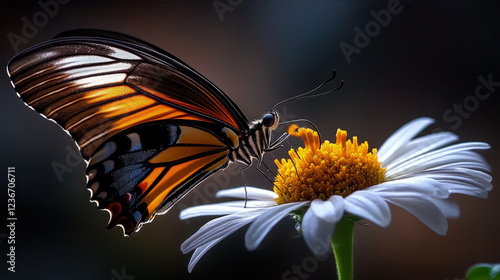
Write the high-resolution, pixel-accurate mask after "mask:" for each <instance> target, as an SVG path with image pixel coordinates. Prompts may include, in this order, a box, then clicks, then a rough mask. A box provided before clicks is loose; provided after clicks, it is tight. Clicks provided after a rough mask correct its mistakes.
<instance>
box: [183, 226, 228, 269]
mask: <svg viewBox="0 0 500 280" xmlns="http://www.w3.org/2000/svg"><path fill="white" fill-rule="evenodd" d="M229 234H231V233H227V234H226V235H224V236H222V237H220V238H217V239H215V240H212V241H211V242H209V243H207V244H205V245H203V246H201V247H198V248H196V250H194V253H193V255H192V256H191V259H190V260H189V264H188V271H189V272H190V273H191V271H193V268H194V266H195V265H196V264H197V263H198V261H199V260H200V259H201V257H203V256H204V255H205V253H206V252H208V250H210V249H212V247H214V246H215V245H217V243H219V242H220V241H221V240H223V239H224V238H225V237H227V236H228V235H229Z"/></svg>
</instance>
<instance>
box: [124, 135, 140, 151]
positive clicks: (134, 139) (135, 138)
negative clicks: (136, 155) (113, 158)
mask: <svg viewBox="0 0 500 280" xmlns="http://www.w3.org/2000/svg"><path fill="white" fill-rule="evenodd" d="M127 137H128V138H129V139H130V142H131V143H130V151H138V150H140V149H141V148H142V143H141V138H140V136H139V134H137V133H136V132H134V133H130V134H127Z"/></svg>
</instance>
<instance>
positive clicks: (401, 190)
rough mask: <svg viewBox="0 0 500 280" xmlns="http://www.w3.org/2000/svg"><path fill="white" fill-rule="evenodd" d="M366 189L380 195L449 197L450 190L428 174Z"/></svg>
mask: <svg viewBox="0 0 500 280" xmlns="http://www.w3.org/2000/svg"><path fill="white" fill-rule="evenodd" d="M364 191H371V192H376V193H378V194H379V195H380V196H383V197H386V196H427V197H435V198H448V196H449V191H448V189H447V188H446V187H445V186H443V184H441V183H439V182H438V181H436V180H433V179H431V178H427V177H426V176H415V177H411V178H405V179H397V180H394V181H388V182H383V183H381V184H378V185H375V186H372V187H368V188H366V189H364Z"/></svg>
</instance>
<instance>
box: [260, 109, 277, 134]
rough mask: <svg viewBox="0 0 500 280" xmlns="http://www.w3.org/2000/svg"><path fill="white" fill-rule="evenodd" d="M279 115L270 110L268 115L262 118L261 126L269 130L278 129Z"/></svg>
mask: <svg viewBox="0 0 500 280" xmlns="http://www.w3.org/2000/svg"><path fill="white" fill-rule="evenodd" d="M278 122H279V115H278V112H276V111H274V110H272V111H270V112H269V113H267V114H265V115H264V116H263V117H262V125H263V126H264V127H266V128H269V129H271V130H274V129H276V127H278Z"/></svg>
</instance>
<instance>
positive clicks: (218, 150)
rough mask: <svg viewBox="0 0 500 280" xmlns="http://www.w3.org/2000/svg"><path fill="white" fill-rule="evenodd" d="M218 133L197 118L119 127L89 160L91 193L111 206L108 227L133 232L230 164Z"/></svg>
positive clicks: (100, 202)
mask: <svg viewBox="0 0 500 280" xmlns="http://www.w3.org/2000/svg"><path fill="white" fill-rule="evenodd" d="M219 137H220V136H219V135H214V134H212V133H211V132H210V131H209V130H206V129H202V128H200V127H199V126H198V125H197V123H196V122H178V123H173V122H165V121H157V122H153V123H148V124H145V125H141V126H138V127H135V128H132V129H129V130H127V131H123V132H120V133H119V134H117V135H115V136H113V137H111V138H110V139H109V140H108V141H106V142H105V143H103V145H102V146H101V147H99V148H98V149H97V151H96V153H95V154H94V156H93V157H92V158H91V160H90V162H89V165H88V168H87V177H88V186H89V189H90V190H91V192H92V198H91V199H92V200H94V201H96V202H97V203H98V205H99V208H101V209H106V210H108V211H109V212H110V215H111V217H110V223H109V227H113V226H115V225H117V224H119V225H121V226H122V227H123V229H124V232H125V234H127V235H130V234H132V233H133V232H134V231H136V230H138V229H139V228H140V225H141V224H142V223H145V222H148V221H150V220H151V219H152V218H153V217H154V215H155V214H156V213H157V212H158V211H159V210H160V209H161V208H163V209H168V208H169V207H170V206H171V204H172V203H174V202H175V201H176V200H177V199H178V198H179V197H181V196H182V195H184V194H185V193H186V192H187V191H188V190H189V189H190V188H189V186H191V185H194V184H195V183H197V182H198V181H200V180H202V179H204V178H205V177H206V176H208V175H210V174H211V173H213V172H214V171H216V170H218V169H220V168H221V167H224V166H225V165H226V164H227V162H228V159H227V154H228V148H227V146H226V145H225V144H224V143H223V142H222V141H223V139H221V138H219ZM201 139H205V141H202V140H201ZM167 203H168V204H169V205H167Z"/></svg>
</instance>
